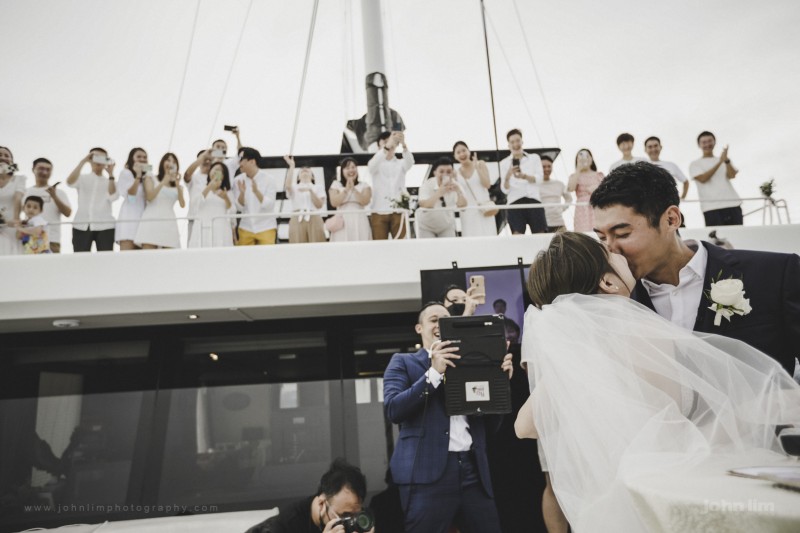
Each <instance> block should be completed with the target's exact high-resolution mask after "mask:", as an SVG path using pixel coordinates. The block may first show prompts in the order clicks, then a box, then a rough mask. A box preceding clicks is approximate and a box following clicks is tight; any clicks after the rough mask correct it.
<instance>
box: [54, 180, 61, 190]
mask: <svg viewBox="0 0 800 533" xmlns="http://www.w3.org/2000/svg"><path fill="white" fill-rule="evenodd" d="M59 185H61V182H60V181H57V182H55V183H54V184H53V188H54V189H55V188H56V187H58V186H59Z"/></svg>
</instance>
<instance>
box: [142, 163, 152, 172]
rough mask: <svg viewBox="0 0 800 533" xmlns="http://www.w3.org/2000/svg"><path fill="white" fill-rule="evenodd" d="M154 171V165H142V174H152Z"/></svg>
mask: <svg viewBox="0 0 800 533" xmlns="http://www.w3.org/2000/svg"><path fill="white" fill-rule="evenodd" d="M152 172H153V165H142V174H151V173H152Z"/></svg>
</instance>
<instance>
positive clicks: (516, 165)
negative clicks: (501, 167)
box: [511, 157, 519, 167]
mask: <svg viewBox="0 0 800 533" xmlns="http://www.w3.org/2000/svg"><path fill="white" fill-rule="evenodd" d="M511 166H512V167H518V166H519V159H517V158H516V157H515V158H514V159H512V160H511Z"/></svg>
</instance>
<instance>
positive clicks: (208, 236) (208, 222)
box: [188, 161, 236, 248]
mask: <svg viewBox="0 0 800 533" xmlns="http://www.w3.org/2000/svg"><path fill="white" fill-rule="evenodd" d="M196 177H197V176H195V178H196ZM192 202H193V203H194V204H195V205H196V206H197V211H196V213H195V217H196V220H197V222H198V223H197V224H194V227H193V229H192V235H191V237H190V238H189V246H188V247H189V248H201V247H202V248H208V247H212V246H213V247H217V246H233V234H234V231H235V229H236V221H235V219H232V218H219V217H222V216H224V215H231V214H236V207H235V204H234V202H233V196H232V194H231V181H230V175H229V172H228V166H227V165H226V164H225V163H224V162H222V161H217V162H216V163H214V164H212V165H211V167H210V168H209V170H208V178H207V179H206V186H205V188H203V190H202V191H199V192H197V193H196V195H195V196H194V197H193V198H192Z"/></svg>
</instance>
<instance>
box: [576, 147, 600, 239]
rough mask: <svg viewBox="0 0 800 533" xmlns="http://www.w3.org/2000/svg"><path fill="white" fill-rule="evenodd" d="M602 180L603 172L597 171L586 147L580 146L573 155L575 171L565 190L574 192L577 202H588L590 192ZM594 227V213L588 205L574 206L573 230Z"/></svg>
mask: <svg viewBox="0 0 800 533" xmlns="http://www.w3.org/2000/svg"><path fill="white" fill-rule="evenodd" d="M601 181H603V173H602V172H598V171H597V165H596V164H595V162H594V156H592V152H591V151H589V149H588V148H581V149H580V150H578V153H577V154H576V155H575V172H573V173H572V175H570V177H569V181H568V182H567V192H574V193H575V196H576V197H577V201H578V202H586V203H587V204H588V203H589V197H590V196H591V195H592V192H594V190H595V189H596V188H597V186H598V185H600V182H601ZM593 228H594V215H593V214H592V208H591V206H589V205H579V206H576V207H575V220H574V226H573V229H574V230H575V231H592V229H593Z"/></svg>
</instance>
